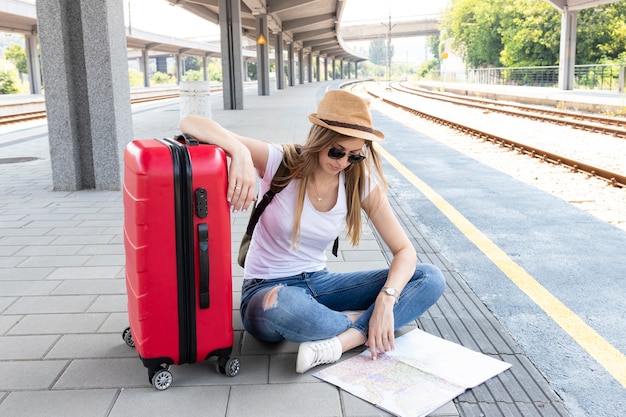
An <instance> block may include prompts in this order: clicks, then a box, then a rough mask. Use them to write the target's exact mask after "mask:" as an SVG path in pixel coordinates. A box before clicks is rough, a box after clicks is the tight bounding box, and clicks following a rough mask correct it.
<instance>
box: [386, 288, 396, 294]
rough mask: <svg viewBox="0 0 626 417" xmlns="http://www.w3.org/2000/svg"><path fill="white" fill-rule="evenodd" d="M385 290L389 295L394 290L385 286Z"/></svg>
mask: <svg viewBox="0 0 626 417" xmlns="http://www.w3.org/2000/svg"><path fill="white" fill-rule="evenodd" d="M385 291H387V294H389V295H394V291H393V290H392V289H391V288H387V289H386V290H385Z"/></svg>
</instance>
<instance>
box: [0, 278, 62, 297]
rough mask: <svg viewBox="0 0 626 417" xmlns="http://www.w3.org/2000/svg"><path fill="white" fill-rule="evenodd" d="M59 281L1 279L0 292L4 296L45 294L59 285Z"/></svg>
mask: <svg viewBox="0 0 626 417" xmlns="http://www.w3.org/2000/svg"><path fill="white" fill-rule="evenodd" d="M59 284H60V282H59V281H45V280H42V281H35V280H28V281H8V280H6V281H1V280H0V294H2V295H5V296H28V295H47V294H51V293H52V291H53V290H54V289H55V288H57V287H58V286H59Z"/></svg>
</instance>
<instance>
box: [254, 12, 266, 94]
mask: <svg viewBox="0 0 626 417" xmlns="http://www.w3.org/2000/svg"><path fill="white" fill-rule="evenodd" d="M255 22H256V36H257V41H256V75H257V78H258V83H257V86H258V90H259V95H260V96H269V95H270V53H269V49H270V48H269V33H268V30H267V14H265V13H261V14H258V15H257V16H256V17H255Z"/></svg>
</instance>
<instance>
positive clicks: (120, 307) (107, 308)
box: [87, 294, 128, 313]
mask: <svg viewBox="0 0 626 417" xmlns="http://www.w3.org/2000/svg"><path fill="white" fill-rule="evenodd" d="M127 303H128V297H127V296H126V294H123V295H114V294H111V295H100V296H98V298H96V301H95V302H94V303H93V304H92V305H91V306H89V308H88V309H87V311H88V312H90V313H98V312H104V313H110V312H125V311H126V310H127Z"/></svg>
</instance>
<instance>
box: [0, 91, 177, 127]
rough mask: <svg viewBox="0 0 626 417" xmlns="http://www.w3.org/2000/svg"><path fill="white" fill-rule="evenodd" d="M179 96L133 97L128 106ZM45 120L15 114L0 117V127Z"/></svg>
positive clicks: (35, 115) (39, 113)
mask: <svg viewBox="0 0 626 417" xmlns="http://www.w3.org/2000/svg"><path fill="white" fill-rule="evenodd" d="M178 97H180V94H177V93H176V94H163V95H159V96H153V97H135V98H131V100H130V104H138V103H147V102H151V101H159V100H168V99H172V98H178ZM45 118H46V111H45V110H41V111H32V112H24V113H16V114H8V115H3V116H0V126H2V125H7V124H12V123H21V122H29V121H32V120H39V119H45Z"/></svg>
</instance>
